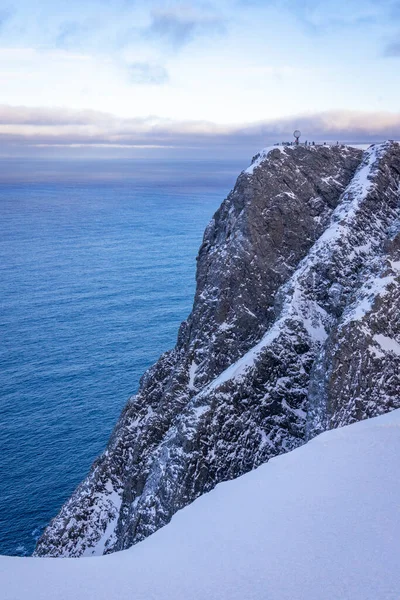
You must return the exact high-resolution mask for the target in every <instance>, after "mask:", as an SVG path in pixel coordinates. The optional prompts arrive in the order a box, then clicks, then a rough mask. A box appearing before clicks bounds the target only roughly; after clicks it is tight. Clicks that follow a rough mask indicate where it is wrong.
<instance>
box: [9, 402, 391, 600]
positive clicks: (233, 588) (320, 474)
mask: <svg viewBox="0 0 400 600" xmlns="http://www.w3.org/2000/svg"><path fill="white" fill-rule="evenodd" d="M399 458H400V409H399V410H396V411H394V412H392V413H390V414H386V415H383V416H381V417H377V418H375V419H370V420H368V421H363V422H360V423H357V424H355V425H351V426H349V427H343V428H342V429H337V430H334V431H329V432H327V433H324V434H322V435H320V436H318V437H317V438H315V439H314V440H312V441H311V442H309V443H308V444H307V445H305V446H302V447H301V448H298V449H297V450H294V451H293V452H290V453H288V454H286V455H283V456H279V457H278V458H275V459H273V460H271V461H270V462H269V463H268V464H266V465H263V466H261V467H260V468H258V469H257V470H255V471H252V472H250V473H248V474H247V475H244V476H242V477H240V478H239V479H236V480H234V481H229V482H227V483H223V484H220V485H218V486H217V487H216V488H215V489H214V490H213V491H212V492H210V493H209V494H206V495H204V496H202V497H201V498H199V499H198V500H196V501H195V502H194V503H193V504H191V505H190V506H188V507H187V508H185V509H183V510H181V511H180V512H178V513H177V514H176V515H175V516H174V517H173V519H172V521H171V523H170V524H169V525H167V526H166V527H164V528H163V529H160V530H159V531H157V532H156V533H155V534H154V535H152V536H151V537H149V538H147V539H146V540H145V541H143V542H142V543H140V544H138V545H136V546H134V547H133V548H131V549H130V550H126V551H124V552H119V553H115V554H112V555H108V556H102V557H96V558H79V559H52V558H14V557H0V597H1V598H2V600H92V599H93V600H114V599H115V600H117V599H118V600H125V599H126V600H128V599H129V600H204V599H208V600H269V599H271V600H303V599H304V600H322V599H323V600H398V598H400V511H399V501H400V479H399V477H398V465H399Z"/></svg>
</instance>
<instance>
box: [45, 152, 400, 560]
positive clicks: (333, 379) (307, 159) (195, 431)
mask: <svg viewBox="0 0 400 600" xmlns="http://www.w3.org/2000/svg"><path fill="white" fill-rule="evenodd" d="M399 185H400V145H399V144H396V143H393V142H387V143H385V144H381V145H376V146H372V147H371V148H369V149H368V150H367V151H365V152H364V153H363V152H361V151H360V150H356V149H354V148H347V147H344V146H336V147H332V148H330V147H313V148H303V147H289V148H280V147H279V148H271V149H266V150H264V151H263V152H262V153H260V154H259V155H257V156H256V157H255V158H254V159H253V164H252V166H251V167H249V169H247V170H246V171H244V172H243V173H242V174H241V175H240V176H239V178H238V180H237V183H236V185H235V187H234V189H233V191H232V192H231V193H230V194H229V196H228V198H227V199H226V200H225V201H224V202H223V203H222V205H221V207H220V209H219V210H218V211H217V213H216V214H215V215H214V218H213V219H212V221H211V223H210V224H209V226H208V227H207V229H206V232H205V235H204V240H203V244H202V246H201V248H200V251H199V256H198V267H197V290H196V296H195V300H194V305H193V311H192V313H191V315H190V316H189V318H188V320H187V321H185V322H184V323H183V324H182V325H181V328H180V331H179V335H178V342H177V345H176V347H175V348H174V349H173V350H172V351H170V352H167V353H165V354H164V355H163V356H161V358H160V359H159V361H158V362H157V363H156V364H155V365H154V366H153V367H152V368H151V369H149V371H148V372H147V373H145V375H144V376H143V378H142V380H141V385H140V390H139V392H138V394H137V395H136V396H134V397H132V398H131V399H130V400H129V402H128V404H127V406H126V407H125V409H124V410H123V412H122V415H121V417H120V419H119V422H118V424H117V426H116V428H115V430H114V432H113V434H112V436H111V439H110V441H109V444H108V446H107V449H106V450H105V452H104V454H103V455H102V456H100V457H99V458H98V459H97V460H96V462H95V463H94V465H93V467H92V470H91V472H90V473H89V475H88V477H87V478H86V479H85V480H84V481H83V483H82V484H81V485H80V486H79V487H78V488H77V490H76V491H75V493H74V494H73V496H72V497H71V498H70V500H68V502H66V504H65V505H64V506H63V507H62V509H61V511H60V513H59V515H58V516H57V517H56V518H55V519H54V520H53V521H52V522H51V523H50V525H49V526H48V528H47V529H46V531H45V532H44V534H43V536H42V537H41V539H40V540H39V542H38V545H37V549H36V552H35V553H36V555H38V556H43V555H50V556H81V555H92V554H102V553H107V552H113V551H116V550H121V549H124V548H127V547H129V546H131V545H132V544H134V543H136V542H138V541H140V540H142V539H143V538H145V537H146V536H148V535H150V534H151V533H153V532H154V531H155V530H156V529H158V528H159V527H162V526H163V525H165V524H166V523H167V522H168V521H169V520H170V519H171V517H172V515H173V514H174V513H175V512H176V511H177V510H179V509H180V508H182V507H183V506H185V505H187V504H188V503H190V502H192V501H193V500H194V499H195V498H196V497H198V496H199V495H201V494H202V493H204V492H207V491H208V490H210V489H212V488H213V487H214V486H215V485H216V484H217V483H218V482H220V481H223V480H225V479H229V478H233V477H237V476H239V475H241V474H243V473H245V472H246V471H248V470H250V469H253V468H255V467H257V466H258V465H260V464H261V463H263V462H265V461H267V460H269V458H271V457H273V456H276V455H277V454H280V453H283V452H287V451H288V450H291V449H293V448H295V447H296V446H298V445H300V444H302V443H304V441H305V440H307V439H308V438H310V437H312V436H314V435H315V434H317V433H318V432H320V431H321V430H324V429H327V428H332V427H338V426H341V425H345V424H348V423H351V422H353V421H356V420H359V419H363V418H367V417H370V416H374V415H378V414H380V413H383V412H386V411H388V410H391V409H393V408H397V407H400V310H399V309H400V191H399V190H400V188H399Z"/></svg>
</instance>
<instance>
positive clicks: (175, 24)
mask: <svg viewBox="0 0 400 600" xmlns="http://www.w3.org/2000/svg"><path fill="white" fill-rule="evenodd" d="M225 28H226V24H225V21H224V20H223V19H222V17H221V16H219V15H218V14H217V13H215V11H214V10H213V9H212V8H210V7H208V6H207V5H199V6H197V7H194V6H192V5H191V4H179V5H175V6H173V7H170V8H167V9H157V10H153V11H152V13H151V21H150V24H149V25H148V26H147V27H146V28H145V29H144V30H143V31H142V36H143V37H144V38H147V39H153V40H159V41H162V42H166V43H167V44H169V45H171V46H173V47H175V48H180V47H182V46H185V45H186V44H188V43H189V42H191V41H192V40H193V39H194V38H195V37H197V36H200V35H210V34H212V35H214V34H222V33H224V32H225Z"/></svg>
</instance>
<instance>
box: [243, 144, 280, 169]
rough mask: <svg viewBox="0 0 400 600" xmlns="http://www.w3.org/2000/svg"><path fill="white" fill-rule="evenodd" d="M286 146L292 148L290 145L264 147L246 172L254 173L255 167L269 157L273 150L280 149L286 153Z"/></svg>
mask: <svg viewBox="0 0 400 600" xmlns="http://www.w3.org/2000/svg"><path fill="white" fill-rule="evenodd" d="M286 148H290V146H267V148H264V149H263V150H261V151H260V152H259V154H258V157H257V159H256V160H255V161H254V162H253V163H252V164H251V165H250V166H249V167H247V169H246V170H245V171H244V173H246V174H247V175H253V173H254V169H256V168H257V167H259V166H260V165H261V164H262V163H263V162H264V161H265V160H266V159H267V158H268V154H269V153H270V152H272V150H279V151H280V152H282V153H284V152H285V149H286Z"/></svg>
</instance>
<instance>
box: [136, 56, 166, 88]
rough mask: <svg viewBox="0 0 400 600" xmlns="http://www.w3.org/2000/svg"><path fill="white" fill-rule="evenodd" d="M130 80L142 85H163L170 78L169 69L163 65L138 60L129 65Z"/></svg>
mask: <svg viewBox="0 0 400 600" xmlns="http://www.w3.org/2000/svg"><path fill="white" fill-rule="evenodd" d="M127 70H128V76H129V79H130V81H132V83H135V84H140V85H142V84H143V85H162V84H164V83H167V81H168V80H169V76H168V71H167V69H166V68H165V67H163V66H162V65H156V64H151V63H145V62H136V63H132V64H130V65H128V66H127Z"/></svg>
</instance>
